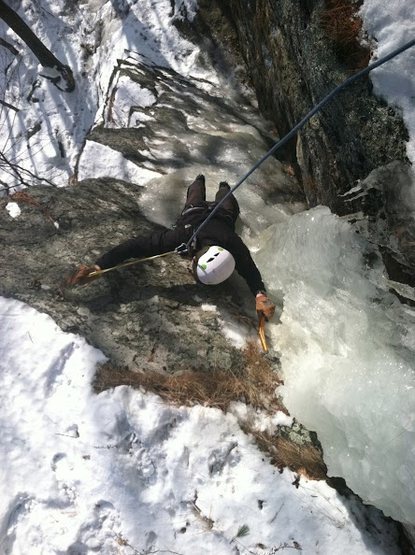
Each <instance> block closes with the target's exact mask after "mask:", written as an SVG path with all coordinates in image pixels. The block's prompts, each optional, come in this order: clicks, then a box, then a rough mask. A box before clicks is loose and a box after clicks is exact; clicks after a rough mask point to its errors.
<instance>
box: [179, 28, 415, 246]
mask: <svg viewBox="0 0 415 555" xmlns="http://www.w3.org/2000/svg"><path fill="white" fill-rule="evenodd" d="M414 45H415V39H414V40H411V41H409V42H407V43H406V44H404V45H403V46H401V47H399V48H397V49H396V50H393V51H392V52H391V53H390V54H387V55H386V56H383V58H380V59H379V60H378V61H376V62H374V63H373V64H370V65H369V66H367V67H366V68H364V69H362V70H361V71H359V72H357V73H355V74H354V75H352V76H351V77H349V78H348V79H346V80H345V81H343V83H341V84H340V85H337V87H335V88H334V89H333V90H332V91H331V92H330V93H329V94H328V95H327V96H325V97H324V98H323V99H322V100H321V101H320V102H319V103H318V104H316V105H315V106H314V108H312V109H311V110H310V111H309V112H308V114H307V115H306V116H304V118H303V119H302V120H301V121H300V122H299V123H297V125H296V126H295V127H293V128H292V129H291V131H289V133H287V134H286V135H285V136H284V137H283V138H282V139H280V140H279V141H277V142H276V143H275V145H274V146H273V147H272V148H270V150H269V151H268V152H267V153H266V154H264V156H263V157H262V158H261V159H260V160H258V161H257V162H256V163H255V164H254V165H253V166H252V168H251V169H250V170H249V171H248V172H247V173H246V174H245V175H244V176H243V177H241V179H240V180H239V181H238V183H237V184H236V185H235V186H234V187H232V188H231V189H230V190H229V191H228V193H226V195H225V196H224V197H223V198H222V199H221V200H220V201H219V202H218V204H217V205H216V206H215V208H214V209H213V210H212V212H210V214H209V215H208V216H207V217H206V218H205V219H204V220H203V222H202V223H201V224H200V225H199V227H198V228H197V229H196V231H195V232H194V233H193V235H192V236H191V237H190V239H189V240H188V242H187V243H183V244H182V245H180V246H179V247H177V249H176V252H178V253H180V254H183V253H185V252H186V251H189V249H190V248H191V245H192V244H194V243H195V241H196V237H197V235H198V233H199V232H200V231H201V229H203V228H204V227H205V225H206V224H207V223H208V222H209V221H210V220H211V219H212V218H213V216H214V215H215V213H216V212H217V210H218V209H219V208H220V206H221V204H222V203H223V202H225V200H226V199H227V198H228V197H229V196H230V195H232V194H233V193H234V191H236V189H237V188H238V187H240V186H241V185H242V183H243V182H244V181H245V180H246V179H248V177H249V176H250V175H251V174H252V173H254V171H255V170H256V169H258V168H259V166H260V165H261V164H263V162H265V160H267V159H268V158H269V157H270V156H271V155H272V154H274V152H276V151H277V150H278V149H279V148H281V147H282V146H283V145H285V143H286V142H287V141H289V140H290V139H291V138H292V137H294V135H295V134H296V133H297V132H298V131H299V130H300V129H302V128H303V127H304V125H305V124H306V123H307V122H308V121H309V120H310V119H311V118H312V117H313V116H314V114H316V113H317V112H319V111H320V110H321V109H322V108H323V106H324V105H325V104H327V102H329V101H330V100H331V99H332V98H333V97H334V96H336V95H337V94H338V93H339V92H340V91H341V90H343V89H344V88H346V87H348V86H349V85H350V84H351V83H353V82H354V81H356V80H357V79H360V77H363V76H364V75H367V74H368V73H369V72H370V71H373V70H374V69H376V68H377V67H379V66H381V65H382V64H384V63H385V62H387V61H389V60H391V59H392V58H394V57H395V56H397V55H398V54H401V52H404V51H405V50H408V48H411V47H412V46H414Z"/></svg>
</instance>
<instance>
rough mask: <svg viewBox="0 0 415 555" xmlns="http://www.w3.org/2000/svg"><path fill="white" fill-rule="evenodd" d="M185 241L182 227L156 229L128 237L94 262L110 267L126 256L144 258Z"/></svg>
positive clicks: (173, 247)
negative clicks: (143, 235) (145, 233)
mask: <svg viewBox="0 0 415 555" xmlns="http://www.w3.org/2000/svg"><path fill="white" fill-rule="evenodd" d="M185 241H186V235H185V234H184V233H183V229H182V228H176V229H166V230H162V231H156V232H154V233H151V234H150V235H147V236H145V237H134V238H133V239H128V241H125V242H124V243H121V244H120V245H118V246H117V247H114V248H113V249H111V250H109V251H108V252H106V253H105V254H103V255H102V256H101V257H100V258H98V260H97V261H96V264H97V265H98V266H99V267H100V268H102V269H106V268H112V267H113V266H116V265H117V264H121V262H124V260H127V259H128V258H146V257H147V256H155V255H156V254H163V253H165V252H169V251H172V250H174V249H175V248H176V247H178V246H179V245H180V244H181V243H183V242H185Z"/></svg>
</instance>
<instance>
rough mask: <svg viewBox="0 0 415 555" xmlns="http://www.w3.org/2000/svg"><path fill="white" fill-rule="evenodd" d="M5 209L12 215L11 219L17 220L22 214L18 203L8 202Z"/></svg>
mask: <svg viewBox="0 0 415 555" xmlns="http://www.w3.org/2000/svg"><path fill="white" fill-rule="evenodd" d="M5 208H6V210H7V212H8V213H9V214H10V217H11V218H17V216H20V214H21V210H20V208H19V205H18V204H17V202H8V203H7V204H6V207H5Z"/></svg>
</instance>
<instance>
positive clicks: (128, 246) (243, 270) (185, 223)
mask: <svg viewBox="0 0 415 555" xmlns="http://www.w3.org/2000/svg"><path fill="white" fill-rule="evenodd" d="M211 207H212V204H211V203H205V204H204V206H203V207H197V208H195V209H190V210H187V211H184V213H183V215H182V216H181V217H180V218H179V219H178V221H177V222H176V225H175V226H174V227H173V228H172V229H164V230H161V231H155V232H153V233H151V234H150V235H148V236H145V237H134V238H132V239H129V240H128V241H125V243H121V244H120V245H118V246H117V247H115V248H113V249H111V250H110V251H108V252H107V253H105V254H104V255H103V256H101V258H99V259H98V260H97V261H96V264H97V265H98V266H100V267H101V268H102V269H105V268H111V267H112V266H116V265H117V264H120V263H121V262H123V261H124V260H126V259H128V258H145V257H147V256H154V255H157V254H163V253H165V252H169V251H172V250H174V249H175V248H176V247H178V246H179V245H181V244H182V243H187V241H189V239H190V237H191V236H192V234H193V232H194V231H195V230H196V228H197V227H198V226H199V225H200V224H201V223H202V221H204V220H205V218H206V216H207V215H208V214H209V210H210V209H211ZM210 245H218V246H219V247H223V248H225V249H227V250H228V251H229V252H230V253H231V254H232V255H233V257H234V258H235V262H236V270H237V271H238V273H239V274H240V275H241V276H242V277H243V278H244V279H245V280H246V282H247V284H248V286H249V288H250V290H251V291H252V293H253V294H254V295H256V293H258V291H265V287H264V283H263V281H262V278H261V274H260V273H259V270H258V268H257V267H256V265H255V263H254V261H253V260H252V257H251V254H250V252H249V250H248V247H247V246H246V245H245V243H244V242H243V241H242V239H241V238H240V237H239V235H237V234H236V233H235V232H234V231H233V224H232V222H231V221H230V220H229V217H228V216H227V214H226V212H225V211H221V210H220V209H219V210H218V211H217V212H216V214H215V216H214V217H213V218H212V219H211V220H210V221H209V222H208V223H207V224H206V225H205V226H204V227H203V229H202V230H201V231H200V232H199V233H198V236H197V246H196V250H198V249H200V248H202V247H204V246H210Z"/></svg>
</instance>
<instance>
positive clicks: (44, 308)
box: [0, 179, 255, 372]
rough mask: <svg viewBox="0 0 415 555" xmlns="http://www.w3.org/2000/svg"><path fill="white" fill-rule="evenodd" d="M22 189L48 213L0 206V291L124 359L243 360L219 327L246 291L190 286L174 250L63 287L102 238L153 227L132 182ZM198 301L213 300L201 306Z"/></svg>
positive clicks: (173, 362)
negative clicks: (14, 210)
mask: <svg viewBox="0 0 415 555" xmlns="http://www.w3.org/2000/svg"><path fill="white" fill-rule="evenodd" d="M30 194H31V195H32V197H33V198H34V199H35V200H36V201H37V202H38V203H39V204H40V205H41V206H46V205H47V206H48V214H49V215H50V218H49V217H45V215H44V214H43V213H42V212H41V210H40V208H39V207H36V206H31V205H21V209H22V213H21V215H20V216H19V217H18V218H16V219H12V218H11V217H10V216H9V214H8V213H7V211H6V210H4V209H3V210H0V240H1V244H2V245H3V247H2V255H1V265H0V295H3V296H5V297H12V298H15V299H18V300H21V301H24V302H26V303H28V304H29V305H30V306H32V307H34V308H36V309H37V310H39V311H41V312H45V313H47V314H49V315H50V316H51V317H52V318H53V319H54V320H55V321H56V322H57V324H58V325H59V326H60V327H61V328H62V329H63V330H64V331H71V332H74V333H79V334H80V335H82V336H84V337H85V338H86V339H87V340H88V341H89V342H90V343H91V344H92V345H94V346H95V347H98V348H99V349H101V350H102V351H103V352H104V353H105V354H106V355H107V356H108V357H109V358H110V360H111V361H112V362H113V363H114V364H117V365H120V366H123V367H128V368H131V369H144V370H146V369H162V368H164V369H166V370H167V371H169V372H176V371H178V370H184V369H186V370H191V369H198V370H201V369H205V370H209V369H211V368H218V367H219V368H223V369H227V368H237V367H238V366H240V365H241V364H243V360H244V358H243V357H244V355H243V353H242V351H241V350H239V349H237V348H235V347H233V346H232V345H231V344H230V343H229V341H228V340H227V339H226V338H225V337H224V336H223V334H222V333H221V322H220V318H221V310H222V308H223V310H226V312H227V314H228V315H230V316H227V317H228V318H229V317H230V318H231V319H234V320H235V321H239V323H240V324H241V326H245V327H246V321H247V314H246V312H245V309H244V308H243V303H244V300H243V297H244V296H246V295H250V294H249V292H247V289H245V290H243V289H242V291H241V288H240V287H239V284H238V286H237V287H235V283H233V284H232V283H229V284H225V285H223V286H221V287H219V288H215V287H210V288H204V287H203V286H199V285H197V284H196V283H195V282H194V281H193V278H192V276H191V274H190V272H189V262H188V261H187V260H186V259H183V258H181V257H180V256H179V255H172V256H171V257H169V258H161V259H158V260H156V261H151V262H147V263H141V264H140V265H137V266H134V267H132V268H129V269H124V270H119V271H115V272H113V273H109V274H108V275H107V277H103V278H101V279H99V280H96V281H95V282H93V283H92V284H90V285H89V286H88V287H85V288H72V289H68V288H65V287H64V280H65V277H67V276H68V275H69V274H70V273H71V271H72V270H73V269H74V268H75V267H76V266H77V265H78V264H79V263H80V262H84V263H88V264H89V263H93V262H94V261H95V259H96V258H98V256H99V255H100V254H101V253H102V252H104V251H105V250H107V249H108V248H110V247H111V246H114V245H116V244H118V243H119V242H121V241H122V240H124V239H126V238H129V237H131V236H134V235H136V234H146V233H149V232H151V231H152V230H154V229H155V228H156V227H157V226H155V225H154V224H152V223H150V222H148V221H147V220H146V218H145V217H144V216H143V215H142V213H141V212H140V208H139V204H138V201H139V197H140V189H139V188H137V186H134V185H131V184H128V183H125V182H121V181H116V180H113V179H96V180H86V181H84V182H81V183H80V184H79V185H78V186H76V187H73V188H65V189H54V188H50V187H41V186H39V187H36V188H33V189H31V190H30ZM54 221H55V222H57V223H58V225H59V227H58V228H57V227H56V226H55V225H54V223H53V222H54ZM238 292H239V293H238ZM245 298H246V297H245ZM203 303H207V304H214V305H217V306H218V307H220V309H219V311H218V313H217V312H215V311H204V310H201V305H202V304H203ZM222 316H223V314H222ZM249 316H250V317H251V318H252V328H251V330H247V331H251V332H253V333H255V329H254V326H255V314H254V313H251V314H249ZM248 327H249V326H248Z"/></svg>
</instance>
